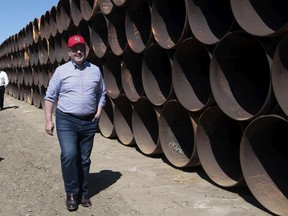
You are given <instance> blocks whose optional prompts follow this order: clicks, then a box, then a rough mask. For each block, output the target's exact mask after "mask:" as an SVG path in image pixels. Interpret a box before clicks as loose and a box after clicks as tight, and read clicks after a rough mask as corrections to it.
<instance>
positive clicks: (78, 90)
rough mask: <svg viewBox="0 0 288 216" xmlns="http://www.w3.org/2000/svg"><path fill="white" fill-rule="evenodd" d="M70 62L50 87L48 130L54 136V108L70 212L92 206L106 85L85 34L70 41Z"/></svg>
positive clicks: (61, 68)
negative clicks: (88, 54)
mask: <svg viewBox="0 0 288 216" xmlns="http://www.w3.org/2000/svg"><path fill="white" fill-rule="evenodd" d="M68 54H69V56H70V61H68V62H67V63H65V64H63V65H61V66H59V67H57V68H56V70H55V72H54V74H53V76H52V77H51V80H50V81H49V85H48V87H47V91H46V95H45V97H44V100H45V103H44V105H45V130H46V133H47V134H49V135H53V129H54V123H53V120H52V112H53V106H54V104H55V105H56V102H57V109H56V130H57V137H58V140H59V144H60V148H61V168H62V176H63V181H64V187H65V192H66V195H67V196H66V206H67V209H68V210H69V211H74V210H77V208H78V204H81V205H82V206H84V207H90V206H91V205H92V203H91V201H90V196H89V192H88V176H89V169H90V163H91V161H90V154H91V151H92V147H93V141H94V136H95V133H96V130H97V127H98V123H99V118H100V115H101V111H102V108H103V107H104V105H105V102H106V101H105V94H106V90H105V84H104V80H103V77H102V75H101V72H100V70H99V68H98V67H97V66H96V65H94V64H91V63H89V62H88V61H86V43H85V40H84V38H83V37H82V36H81V35H74V36H72V37H70V38H69V39H68Z"/></svg>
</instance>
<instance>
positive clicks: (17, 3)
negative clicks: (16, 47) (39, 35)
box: [0, 0, 59, 44]
mask: <svg viewBox="0 0 288 216" xmlns="http://www.w3.org/2000/svg"><path fill="white" fill-rule="evenodd" d="M58 2H59V0H4V1H1V6H0V20H1V21H0V44H2V43H3V42H4V41H5V40H6V39H7V38H9V37H10V36H12V35H14V34H17V33H18V32H19V31H20V30H21V29H23V28H24V27H25V26H26V25H27V24H28V23H29V22H31V21H33V20H34V19H35V18H36V17H41V16H42V15H43V14H45V13H46V11H49V10H50V9H51V8H52V7H53V6H57V4H58Z"/></svg>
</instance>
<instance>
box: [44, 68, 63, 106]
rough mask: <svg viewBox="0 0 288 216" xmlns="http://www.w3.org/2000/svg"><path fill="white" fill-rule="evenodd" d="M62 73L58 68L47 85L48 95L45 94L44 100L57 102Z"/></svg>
mask: <svg viewBox="0 0 288 216" xmlns="http://www.w3.org/2000/svg"><path fill="white" fill-rule="evenodd" d="M59 76H60V74H59V71H58V70H57V69H56V70H55V72H54V74H53V76H52V77H51V79H50V81H49V85H48V87H47V91H46V95H45V96H44V100H48V101H51V102H53V103H54V102H55V101H56V100H57V98H58V95H59V92H60V78H59Z"/></svg>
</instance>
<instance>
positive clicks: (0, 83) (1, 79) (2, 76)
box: [0, 70, 9, 111]
mask: <svg viewBox="0 0 288 216" xmlns="http://www.w3.org/2000/svg"><path fill="white" fill-rule="evenodd" d="M8 84H9V79H8V76H7V73H6V72H5V71H2V70H0V111H1V110H3V107H4V93H5V88H6V86H7V85H8Z"/></svg>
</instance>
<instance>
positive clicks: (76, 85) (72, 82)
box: [44, 61, 106, 116]
mask: <svg viewBox="0 0 288 216" xmlns="http://www.w3.org/2000/svg"><path fill="white" fill-rule="evenodd" d="M105 94H106V90H105V84H104V79H103V77H102V74H101V71H100V69H99V68H98V67H97V66H96V65H94V64H91V63H89V62H87V61H85V62H84V68H83V69H79V68H78V67H77V66H76V65H75V64H74V63H73V62H72V61H69V62H67V63H65V64H63V65H61V66H59V67H57V68H56V70H55V72H54V74H53V76H52V77H51V79H50V81H49V85H48V87H47V91H46V95H45V97H44V99H45V100H48V101H51V102H53V103H55V102H56V101H57V99H58V102H57V108H58V109H60V110H61V111H62V112H65V113H70V114H73V115H78V116H84V115H89V114H93V113H95V112H96V110H97V107H104V105H105V102H106V101H105Z"/></svg>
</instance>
